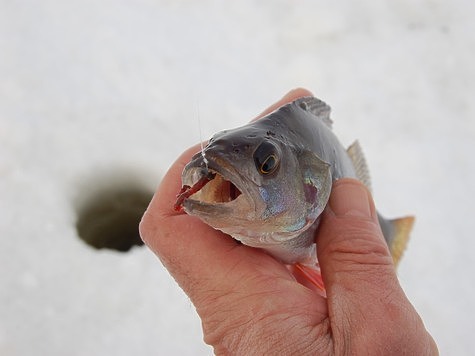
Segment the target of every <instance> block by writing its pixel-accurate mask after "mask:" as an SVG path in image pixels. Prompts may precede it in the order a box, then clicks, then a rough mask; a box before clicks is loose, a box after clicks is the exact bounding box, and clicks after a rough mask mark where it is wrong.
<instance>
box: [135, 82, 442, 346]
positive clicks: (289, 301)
mask: <svg viewBox="0 0 475 356" xmlns="http://www.w3.org/2000/svg"><path fill="white" fill-rule="evenodd" d="M307 95H311V93H310V92H308V91H305V90H302V89H298V90H295V91H292V92H290V93H289V94H287V95H286V96H285V97H284V98H283V99H282V100H280V101H279V102H278V103H276V104H275V105H273V106H272V107H270V108H269V109H268V110H266V111H265V112H264V113H263V114H261V115H265V114H267V113H268V112H270V111H272V110H274V109H275V108H277V107H279V106H281V105H283V104H285V103H287V102H290V101H293V100H295V99H297V98H298V97H301V96H307ZM198 150H199V147H198V146H195V147H193V148H191V149H189V150H187V151H186V152H185V153H184V154H183V155H182V156H181V157H180V158H179V159H178V160H177V161H176V162H175V163H174V164H173V165H172V167H171V168H170V170H169V171H168V173H167V174H166V176H165V177H164V179H163V181H162V182H161V184H160V187H159V188H158V190H157V192H156V194H155V196H154V198H153V200H152V202H151V203H150V206H149V208H148V210H147V212H146V213H145V215H144V217H143V220H142V222H141V224H140V233H141V236H142V238H143V240H144V241H145V243H146V244H147V245H148V246H149V247H150V248H151V249H152V251H154V252H155V253H156V254H157V255H158V257H159V258H160V260H161V261H162V263H163V264H164V265H165V267H166V268H167V269H168V270H169V272H170V273H171V274H172V276H173V277H174V278H175V279H176V281H177V282H178V284H179V285H180V286H181V288H183V290H184V291H185V293H186V294H187V295H188V296H189V297H190V299H191V301H192V302H193V304H194V305H195V307H196V310H197V312H198V314H199V316H200V318H201V320H202V326H203V333H204V338H205V342H207V343H208V344H210V345H212V346H213V347H214V350H215V353H216V354H242V355H256V354H299V355H305V354H324V355H329V354H337V355H341V354H356V355H359V354H370V355H373V354H374V355H392V354H394V355H401V354H408V355H433V354H437V353H438V351H437V346H436V345H435V342H434V341H433V339H432V337H431V336H430V335H429V334H428V332H427V331H426V330H425V327H424V325H423V322H422V320H421V319H420V317H419V315H418V314H417V312H416V311H415V310H414V308H413V306H412V305H411V304H410V302H409V301H408V300H407V298H406V296H405V295H404V292H403V291H402V289H401V287H400V285H399V282H398V280H397V277H396V274H395V270H394V266H393V264H392V258H391V256H390V254H389V251H388V248H387V246H386V243H385V242H384V239H383V236H382V233H381V230H380V227H379V225H378V220H377V216H376V211H375V207H374V203H373V200H372V198H371V195H370V193H369V192H368V191H367V189H366V188H365V187H364V186H363V185H362V184H361V183H359V182H358V181H355V180H351V179H342V180H340V181H337V182H336V183H335V184H334V186H333V189H332V193H331V196H330V201H329V204H328V207H327V208H326V209H325V211H324V213H323V216H322V220H321V225H320V227H319V229H318V236H317V237H316V241H317V246H318V259H319V262H320V267H321V271H322V277H323V280H324V282H325V286H326V290H327V298H326V299H325V298H323V297H321V296H320V295H319V293H318V292H316V291H314V290H312V289H311V288H308V287H306V286H304V285H303V284H301V283H299V282H297V280H300V279H301V278H300V276H299V275H294V274H292V273H291V272H290V271H289V270H288V269H287V268H286V267H285V266H284V265H282V264H281V263H280V262H278V261H276V260H275V259H274V258H272V257H270V256H269V255H267V254H266V253H264V252H262V251H261V250H258V249H254V248H251V247H248V246H245V245H242V244H240V243H238V242H237V241H235V240H234V239H233V238H231V237H229V236H227V235H225V234H223V233H221V232H219V231H216V230H214V229H212V228H211V227H209V226H208V225H206V224H204V223H203V222H201V221H200V220H199V219H198V218H196V217H192V216H189V215H186V214H183V213H177V212H176V211H174V209H173V205H174V202H175V199H176V194H177V192H178V191H179V190H180V188H181V172H182V170H183V167H184V166H185V165H186V163H188V161H189V160H190V158H191V156H192V155H193V154H194V153H196V152H197V151H198Z"/></svg>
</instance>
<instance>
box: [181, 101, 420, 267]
mask: <svg viewBox="0 0 475 356" xmlns="http://www.w3.org/2000/svg"><path fill="white" fill-rule="evenodd" d="M346 177H348V178H356V179H360V180H362V181H363V182H364V183H365V184H367V185H368V186H369V176H368V170H367V167H366V162H365V160H364V157H363V156H362V153H361V149H360V146H359V145H358V143H355V144H353V145H352V146H351V147H350V148H349V149H348V150H346V149H345V148H344V147H343V146H342V145H341V143H340V142H339V140H338V139H337V137H336V136H335V134H334V133H333V131H332V128H331V120H330V107H329V106H328V105H326V104H325V103H324V102H323V101H321V100H319V99H317V98H314V97H305V98H300V99H297V100H295V101H293V102H291V103H289V104H286V105H284V106H282V107H280V108H278V109H277V110H275V111H274V112H272V113H270V114H268V115H267V116H265V117H263V118H261V119H259V120H257V121H254V122H251V123H249V124H247V125H245V126H242V127H239V128H235V129H231V130H224V131H221V132H218V133H217V134H215V135H214V136H213V137H212V138H211V139H210V141H209V143H208V144H207V146H206V147H205V148H204V149H203V150H202V151H201V152H199V153H197V154H196V155H195V156H193V157H192V159H191V161H190V162H189V163H188V164H187V165H186V166H185V168H184V170H183V174H182V183H183V189H182V191H181V192H180V194H179V196H178V199H177V203H176V205H175V207H176V209H184V211H185V212H186V213H188V214H190V215H195V216H197V217H199V218H200V219H201V220H203V221H204V222H205V223H207V224H209V225H210V226H212V227H213V228H215V229H218V230H221V231H223V232H225V233H226V234H229V235H231V236H232V237H233V238H235V239H237V240H239V241H241V242H242V243H243V244H245V245H248V246H252V247H256V248H261V249H263V250H265V251H267V252H268V253H269V254H271V255H272V256H274V257H275V258H277V259H279V260H280V261H282V262H283V263H285V264H295V263H298V264H303V265H309V266H312V265H313V266H314V265H315V263H316V248H315V230H316V229H317V228H318V224H319V218H320V215H321V213H322V212H323V210H324V209H325V207H326V205H327V203H328V199H329V196H330V192H331V187H332V184H333V182H334V181H335V180H338V179H341V178H346ZM379 220H380V225H381V226H382V229H383V233H384V235H385V239H386V241H387V243H388V245H389V247H390V250H391V252H392V254H393V258H394V260H395V262H397V261H398V260H399V257H400V255H401V253H402V250H403V249H404V247H405V244H406V242H407V239H408V234H409V231H410V227H411V224H412V218H402V219H397V220H386V219H384V218H383V217H381V216H380V217H379Z"/></svg>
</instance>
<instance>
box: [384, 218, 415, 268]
mask: <svg viewBox="0 0 475 356" xmlns="http://www.w3.org/2000/svg"><path fill="white" fill-rule="evenodd" d="M414 221H415V218H414V217H413V216H406V217H403V218H399V219H394V220H386V219H385V218H383V217H382V216H381V215H379V224H380V225H381V229H382V230H383V235H384V238H385V240H386V242H387V244H388V247H389V251H390V252H391V256H392V257H393V261H394V265H395V266H396V267H397V265H398V263H399V260H400V259H401V257H402V254H403V253H404V250H405V249H406V246H407V242H408V241H409V237H410V236H409V234H410V233H411V230H412V226H413V225H414Z"/></svg>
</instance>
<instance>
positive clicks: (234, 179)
mask: <svg viewBox="0 0 475 356" xmlns="http://www.w3.org/2000/svg"><path fill="white" fill-rule="evenodd" d="M197 170H202V172H201V175H200V176H199V178H201V177H203V176H205V175H206V174H208V173H209V171H211V173H217V174H219V175H220V176H222V177H223V178H224V179H225V180H227V181H229V182H231V183H232V184H234V185H235V186H236V188H237V189H239V191H240V192H241V194H240V196H239V197H237V198H236V199H233V200H231V201H229V202H204V201H201V200H197V199H193V198H191V197H188V198H186V199H184V201H183V207H184V208H185V211H190V210H197V211H200V212H202V213H207V212H208V213H212V214H220V212H219V211H216V210H211V209H213V208H216V207H218V206H219V207H220V208H221V209H222V213H223V214H228V213H229V210H230V209H232V207H233V203H234V204H236V201H238V199H239V200H240V201H242V200H243V199H245V200H246V201H247V203H248V204H249V206H250V207H251V209H254V208H255V207H256V202H255V201H254V199H252V196H253V189H252V185H253V182H252V181H251V180H246V179H245V178H244V177H243V176H242V175H241V174H239V172H238V171H237V170H236V169H234V167H233V166H232V165H231V164H230V163H229V162H228V161H227V160H226V159H223V158H221V157H218V156H215V155H210V154H209V153H207V154H206V161H205V158H204V156H203V155H202V154H201V152H199V153H197V154H196V155H195V156H194V157H193V158H192V160H191V162H190V163H188V164H187V165H186V167H185V169H184V171H183V176H182V181H183V183H184V184H187V185H192V184H193V183H195V180H192V179H193V175H194V174H195V173H196V171H197ZM195 179H196V178H195ZM187 180H189V181H188V182H187ZM245 181H249V183H250V184H249V186H246V187H244V186H243V185H244V184H243V183H244V182H245ZM188 183H190V184H188ZM256 190H257V189H256ZM254 195H255V194H254Z"/></svg>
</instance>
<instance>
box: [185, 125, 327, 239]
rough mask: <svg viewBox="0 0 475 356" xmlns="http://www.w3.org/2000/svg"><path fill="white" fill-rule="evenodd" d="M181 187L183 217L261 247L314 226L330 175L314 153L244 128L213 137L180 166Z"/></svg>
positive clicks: (251, 127) (256, 128)
mask: <svg viewBox="0 0 475 356" xmlns="http://www.w3.org/2000/svg"><path fill="white" fill-rule="evenodd" d="M203 179H205V181H206V182H205V183H200V184H199V187H197V185H198V183H197V182H200V181H201V182H202V181H203ZM182 183H183V186H184V187H190V188H191V191H190V193H187V194H186V197H185V198H184V199H182V202H181V203H180V204H181V205H182V207H183V209H184V210H185V211H186V212H187V213H188V214H190V215H195V216H197V217H199V218H200V219H202V220H203V221H204V222H206V223H207V224H209V225H210V226H212V227H214V228H215V229H218V230H221V231H223V232H225V233H227V234H229V235H231V236H233V237H234V238H236V239H238V240H240V241H242V242H243V243H244V244H247V245H250V246H254V247H263V245H265V244H276V243H280V242H282V241H285V240H288V239H290V238H293V237H295V236H297V235H299V234H301V233H302V232H303V231H305V230H306V229H307V228H308V227H309V226H311V225H312V224H313V223H314V222H315V220H316V219H317V217H318V216H319V214H320V213H321V212H322V211H323V209H324V207H325V205H326V204H327V201H328V197H329V194H330V190H331V173H330V166H329V164H328V163H326V162H324V161H322V160H321V159H319V158H318V157H317V156H316V155H315V154H314V153H312V152H310V151H307V150H304V149H302V148H299V146H298V145H291V144H289V143H288V142H286V141H285V139H284V137H283V136H282V135H278V134H276V133H275V132H272V131H270V130H267V129H265V128H263V127H261V126H259V125H253V124H249V125H246V126H243V127H241V128H237V129H233V130H226V131H222V132H219V133H217V134H215V135H214V136H213V137H212V138H211V140H210V141H209V143H208V145H207V146H206V147H205V148H204V149H203V151H201V152H199V153H197V154H196V155H195V156H193V158H192V159H191V161H190V162H189V163H188V164H187V165H186V167H185V169H184V171H183V174H182ZM193 187H195V188H193Z"/></svg>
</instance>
